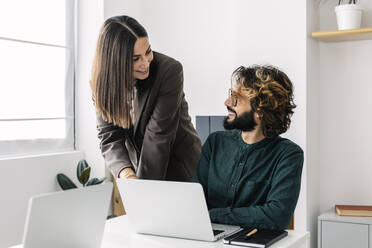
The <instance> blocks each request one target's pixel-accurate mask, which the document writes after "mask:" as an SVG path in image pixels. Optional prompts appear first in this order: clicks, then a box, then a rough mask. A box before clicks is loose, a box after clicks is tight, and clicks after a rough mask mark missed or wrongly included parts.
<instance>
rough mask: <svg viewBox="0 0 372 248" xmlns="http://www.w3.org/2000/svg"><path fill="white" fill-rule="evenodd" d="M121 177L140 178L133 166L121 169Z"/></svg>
mask: <svg viewBox="0 0 372 248" xmlns="http://www.w3.org/2000/svg"><path fill="white" fill-rule="evenodd" d="M119 178H126V179H138V177H137V176H136V173H134V171H133V170H132V169H131V168H125V169H123V170H121V171H120V174H119Z"/></svg>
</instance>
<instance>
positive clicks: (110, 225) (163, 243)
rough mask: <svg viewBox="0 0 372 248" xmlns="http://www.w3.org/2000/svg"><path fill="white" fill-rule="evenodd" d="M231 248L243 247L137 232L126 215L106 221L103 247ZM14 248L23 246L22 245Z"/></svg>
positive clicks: (303, 238) (304, 247)
mask: <svg viewBox="0 0 372 248" xmlns="http://www.w3.org/2000/svg"><path fill="white" fill-rule="evenodd" d="M309 238H310V235H309V233H308V232H299V231H292V230H289V231H288V236H287V237H285V238H284V239H282V240H280V241H278V242H277V243H275V244H274V245H272V246H271V247H272V248H308V247H309ZM119 247H120V248H142V247H146V248H147V247H151V248H167V247H169V248H174V247H177V248H183V247H185V248H190V247H192V248H199V247H200V248H222V247H225V248H229V247H241V246H231V245H224V244H223V242H222V240H219V241H216V242H205V241H195V240H186V239H178V238H167V237H159V236H152V235H143V234H136V233H132V232H131V231H130V223H129V221H128V218H127V217H126V216H121V217H117V218H113V219H110V220H108V221H107V222H106V227H105V233H104V236H103V241H102V248H119ZM12 248H22V245H18V246H13V247H12Z"/></svg>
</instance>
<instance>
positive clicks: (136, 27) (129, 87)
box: [90, 16, 147, 128]
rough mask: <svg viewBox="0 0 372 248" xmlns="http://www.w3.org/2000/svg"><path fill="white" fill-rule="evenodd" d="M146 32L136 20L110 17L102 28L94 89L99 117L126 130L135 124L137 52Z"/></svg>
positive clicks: (95, 59)
mask: <svg viewBox="0 0 372 248" xmlns="http://www.w3.org/2000/svg"><path fill="white" fill-rule="evenodd" d="M141 37H147V32H146V30H145V29H144V28H143V27H142V26H141V25H140V24H139V23H138V22H137V21H136V20H135V19H133V18H131V17H128V16H116V17H112V18H109V19H107V20H106V21H105V23H104V24H103V27H102V28H101V31H100V34H99V37H98V42H97V48H96V52H95V56H94V61H93V67H92V78H91V81H90V86H91V89H92V93H93V101H94V102H95V106H96V110H97V112H98V114H99V115H100V116H101V117H102V119H103V120H105V121H106V122H109V123H112V124H114V125H116V126H120V127H122V128H129V127H130V125H131V117H130V110H131V108H132V102H133V101H132V100H133V98H134V80H135V79H134V77H133V49H134V44H135V42H136V40H137V39H138V38H141Z"/></svg>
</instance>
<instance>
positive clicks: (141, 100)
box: [133, 87, 151, 135]
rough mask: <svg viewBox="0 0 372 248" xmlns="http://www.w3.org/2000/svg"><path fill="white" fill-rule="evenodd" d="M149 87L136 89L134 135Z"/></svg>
mask: <svg viewBox="0 0 372 248" xmlns="http://www.w3.org/2000/svg"><path fill="white" fill-rule="evenodd" d="M150 89H151V87H146V88H145V89H142V90H139V91H137V93H138V113H137V116H138V117H137V121H136V123H135V124H134V132H133V134H134V135H135V134H136V132H137V128H138V124H139V122H140V121H141V117H142V113H143V109H144V107H145V105H146V101H147V98H148V96H149V92H150Z"/></svg>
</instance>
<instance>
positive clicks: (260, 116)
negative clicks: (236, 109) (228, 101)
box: [254, 112, 263, 120]
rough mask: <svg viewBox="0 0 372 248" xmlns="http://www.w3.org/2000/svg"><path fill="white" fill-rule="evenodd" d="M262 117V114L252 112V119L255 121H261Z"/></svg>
mask: <svg viewBox="0 0 372 248" xmlns="http://www.w3.org/2000/svg"><path fill="white" fill-rule="evenodd" d="M262 116H263V114H262V113H258V112H254V117H255V118H256V119H259V120H261V119H262Z"/></svg>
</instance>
